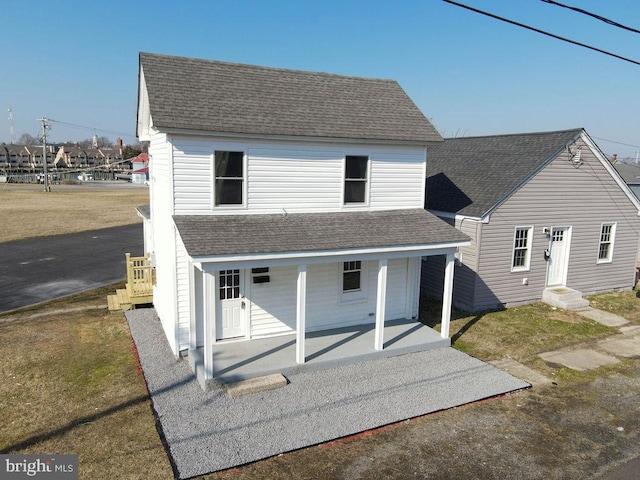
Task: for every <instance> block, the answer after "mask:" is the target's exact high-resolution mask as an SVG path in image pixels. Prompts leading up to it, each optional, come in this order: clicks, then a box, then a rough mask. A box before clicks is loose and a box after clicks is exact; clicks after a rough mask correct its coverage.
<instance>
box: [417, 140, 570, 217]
mask: <svg viewBox="0 0 640 480" xmlns="http://www.w3.org/2000/svg"><path fill="white" fill-rule="evenodd" d="M582 132H583V130H582V129H581V128H578V129H573V130H562V131H554V132H540V133H527V134H514V135H496V136H487V137H461V138H448V139H445V141H444V142H442V143H441V144H439V145H436V146H434V147H432V148H430V149H429V152H428V158H427V205H426V206H427V208H428V209H430V210H436V211H443V212H451V213H456V214H460V215H466V216H472V217H483V216H485V215H486V214H487V213H489V212H490V211H491V210H492V209H493V208H494V207H496V206H497V205H498V204H499V203H501V202H502V201H503V200H504V199H505V198H506V197H507V196H509V195H511V194H512V193H513V192H514V191H515V190H516V189H517V188H518V187H519V186H521V185H522V184H523V183H525V182H526V181H527V180H528V179H529V178H530V177H531V176H533V175H534V174H535V173H536V172H537V171H538V170H540V169H541V168H543V167H544V166H545V165H546V164H547V163H549V162H550V161H551V160H553V159H554V158H555V157H556V155H557V154H558V153H559V152H560V151H561V150H562V149H564V148H565V147H566V146H567V145H568V144H570V143H572V142H574V141H575V140H576V139H578V138H579V137H580V135H581V134H582Z"/></svg>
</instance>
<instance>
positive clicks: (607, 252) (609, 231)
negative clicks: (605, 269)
mask: <svg viewBox="0 0 640 480" xmlns="http://www.w3.org/2000/svg"><path fill="white" fill-rule="evenodd" d="M615 236H616V224H615V223H603V224H602V226H601V227H600V243H599V245H598V263H609V262H611V260H612V259H613V241H614V239H615Z"/></svg>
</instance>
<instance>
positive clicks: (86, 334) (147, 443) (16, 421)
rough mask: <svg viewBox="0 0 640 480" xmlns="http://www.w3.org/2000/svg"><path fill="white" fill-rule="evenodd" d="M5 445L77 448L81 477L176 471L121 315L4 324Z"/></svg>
mask: <svg viewBox="0 0 640 480" xmlns="http://www.w3.org/2000/svg"><path fill="white" fill-rule="evenodd" d="M0 337H2V339H3V341H2V343H1V345H0V355H1V356H2V358H3V369H2V372H1V375H2V377H3V378H2V383H3V388H2V389H0V411H1V412H2V417H3V422H2V424H1V426H0V452H1V453H14V452H20V453H51V454H56V453H57V454H78V455H79V469H80V477H81V478H171V477H172V471H171V467H170V465H169V461H168V458H167V456H166V454H165V452H164V448H163V445H162V442H161V441H160V438H159V436H158V433H157V431H156V428H155V421H154V418H153V414H152V412H151V408H150V405H149V400H148V396H147V392H146V388H145V385H144V380H143V378H142V375H141V374H140V372H139V371H138V364H137V361H136V357H135V355H134V354H133V344H132V340H131V337H130V334H129V329H128V325H127V324H126V320H125V319H124V316H123V315H113V314H109V313H107V311H106V309H105V310H97V309H93V310H87V311H82V312H74V313H67V314H58V315H49V316H44V317H40V318H35V319H30V320H16V321H12V322H6V323H3V324H0Z"/></svg>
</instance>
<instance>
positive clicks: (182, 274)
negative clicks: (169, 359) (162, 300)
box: [175, 230, 189, 350]
mask: <svg viewBox="0 0 640 480" xmlns="http://www.w3.org/2000/svg"><path fill="white" fill-rule="evenodd" d="M175 236H176V287H175V288H176V291H177V295H176V301H177V306H176V311H177V314H178V319H177V321H178V338H179V341H180V349H181V350H184V349H186V348H189V263H188V260H187V259H188V256H187V251H186V249H185V248H184V243H182V239H181V238H180V234H179V233H178V231H177V230H176V232H175Z"/></svg>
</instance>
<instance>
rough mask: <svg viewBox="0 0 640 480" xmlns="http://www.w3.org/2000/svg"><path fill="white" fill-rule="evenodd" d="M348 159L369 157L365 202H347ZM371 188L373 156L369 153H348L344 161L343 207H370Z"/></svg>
mask: <svg viewBox="0 0 640 480" xmlns="http://www.w3.org/2000/svg"><path fill="white" fill-rule="evenodd" d="M347 157H367V178H366V180H365V189H364V202H350V203H347V202H346V200H345V195H346V188H345V186H346V183H347ZM370 186H371V155H369V154H368V153H347V154H345V155H344V157H343V159H342V206H343V207H344V208H360V207H368V206H369V193H370Z"/></svg>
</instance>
